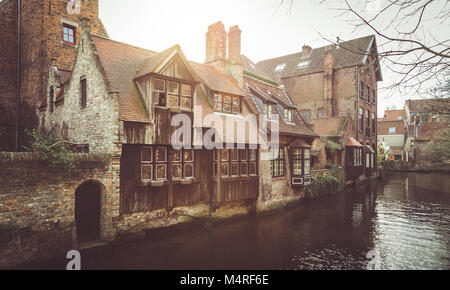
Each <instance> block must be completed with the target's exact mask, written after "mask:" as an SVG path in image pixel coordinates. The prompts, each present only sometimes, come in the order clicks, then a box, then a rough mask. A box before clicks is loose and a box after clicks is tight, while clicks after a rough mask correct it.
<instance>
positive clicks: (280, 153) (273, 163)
mask: <svg viewBox="0 0 450 290" xmlns="http://www.w3.org/2000/svg"><path fill="white" fill-rule="evenodd" d="M270 157H271V158H270V159H271V160H270V171H271V172H272V177H281V176H284V175H285V170H284V147H280V148H277V149H276V150H274V149H273V148H271V149H270Z"/></svg>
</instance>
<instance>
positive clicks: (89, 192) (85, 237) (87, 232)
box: [75, 181, 102, 243]
mask: <svg viewBox="0 0 450 290" xmlns="http://www.w3.org/2000/svg"><path fill="white" fill-rule="evenodd" d="M101 191H102V187H101V185H100V184H99V183H97V182H94V181H87V182H85V183H83V184H82V185H80V186H79V187H78V188H77V190H76V191H75V222H76V226H77V241H78V243H83V242H88V241H94V240H98V239H100V212H101V201H100V195H101Z"/></svg>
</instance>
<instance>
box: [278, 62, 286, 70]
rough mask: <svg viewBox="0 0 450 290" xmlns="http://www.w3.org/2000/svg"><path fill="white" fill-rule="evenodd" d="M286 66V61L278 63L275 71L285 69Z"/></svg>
mask: <svg viewBox="0 0 450 290" xmlns="http://www.w3.org/2000/svg"><path fill="white" fill-rule="evenodd" d="M285 67H286V63H280V64H279V65H277V67H276V68H275V72H280V71H282V70H284V68H285Z"/></svg>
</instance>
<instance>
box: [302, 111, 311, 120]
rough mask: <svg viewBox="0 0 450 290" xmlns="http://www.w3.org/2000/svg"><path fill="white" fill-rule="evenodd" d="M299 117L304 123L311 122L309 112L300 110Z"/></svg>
mask: <svg viewBox="0 0 450 290" xmlns="http://www.w3.org/2000/svg"><path fill="white" fill-rule="evenodd" d="M300 115H301V116H302V117H303V119H305V120H306V121H311V111H310V110H302V111H300Z"/></svg>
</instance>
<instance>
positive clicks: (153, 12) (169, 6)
mask: <svg viewBox="0 0 450 290" xmlns="http://www.w3.org/2000/svg"><path fill="white" fill-rule="evenodd" d="M294 1H295V2H294V5H293V7H292V10H290V11H289V7H280V8H279V9H278V10H277V7H278V4H279V3H280V0H190V1H188V0H127V1H123V0H99V2H100V18H101V19H102V21H103V24H104V25H105V27H106V29H107V31H108V33H109V35H110V37H111V38H112V39H114V40H118V41H122V42H125V43H129V44H132V45H136V46H140V47H143V48H147V49H151V50H155V51H162V50H164V49H167V48H168V47H171V46H172V45H174V44H176V43H177V44H179V45H180V46H181V48H182V49H183V52H184V53H185V55H186V56H187V57H188V59H190V60H193V61H197V62H203V61H204V59H205V46H206V45H205V41H206V40H205V33H206V32H207V29H208V25H210V24H212V23H215V22H217V21H219V20H220V21H222V22H223V23H224V25H225V27H226V29H227V30H228V29H229V27H230V26H233V25H239V27H240V28H241V30H242V53H243V54H245V55H246V56H247V57H249V58H250V59H251V60H253V61H254V62H258V61H260V60H264V59H268V58H273V57H278V56H282V55H286V54H291V53H296V52H299V51H300V50H301V47H302V45H303V44H309V45H311V46H312V47H320V46H323V45H327V44H329V43H328V42H327V41H325V40H323V39H322V37H321V36H320V35H319V34H318V32H320V33H321V34H323V35H325V36H326V37H327V38H328V39H333V40H334V39H336V36H339V37H340V38H341V39H342V40H350V39H353V38H358V37H362V36H366V35H369V34H373V32H371V31H370V30H369V29H368V28H367V29H362V30H360V31H358V32H357V33H355V32H354V30H353V26H352V25H351V24H349V23H348V22H346V21H345V19H344V17H338V14H339V13H338V12H337V11H335V10H332V9H330V7H326V6H323V5H319V2H320V1H319V0H311V1H306V0H294ZM339 1H342V0H337V1H332V2H333V3H337V5H339ZM384 1H385V0H384ZM442 1H443V2H445V0H442ZM381 2H383V0H375V1H373V2H372V4H373V5H372V7H369V8H371V9H373V10H376V9H380V5H381V4H380V3H381ZM438 2H439V1H438ZM430 9H440V8H439V7H438V6H435V7H432V8H430ZM368 10H370V9H368ZM369 13H370V11H369ZM426 16H427V15H425V17H426ZM392 29H394V28H392ZM430 29H434V30H435V31H438V32H439V31H441V32H440V33H438V34H442V35H444V36H445V37H447V38H448V34H449V32H448V31H450V26H449V23H448V21H447V22H445V23H443V25H442V24H441V25H440V26H436V27H431V28H430ZM382 71H383V76H384V80H385V82H382V83H379V88H380V87H383V86H386V82H387V81H389V80H390V79H392V78H393V77H395V76H393V75H392V73H391V72H389V71H386V69H383V67H382ZM406 98H411V96H400V95H395V96H393V97H389V98H388V97H387V93H383V92H380V93H379V98H378V104H379V105H378V112H379V115H380V116H382V115H383V111H384V109H385V107H386V106H392V105H394V106H396V107H397V108H402V107H403V104H404V100H405V99H406ZM413 98H414V97H413Z"/></svg>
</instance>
